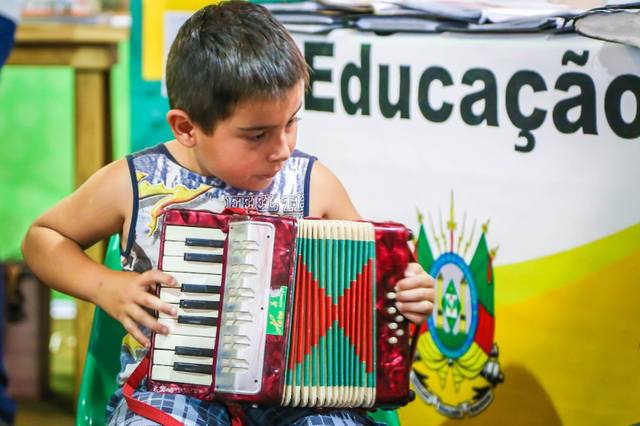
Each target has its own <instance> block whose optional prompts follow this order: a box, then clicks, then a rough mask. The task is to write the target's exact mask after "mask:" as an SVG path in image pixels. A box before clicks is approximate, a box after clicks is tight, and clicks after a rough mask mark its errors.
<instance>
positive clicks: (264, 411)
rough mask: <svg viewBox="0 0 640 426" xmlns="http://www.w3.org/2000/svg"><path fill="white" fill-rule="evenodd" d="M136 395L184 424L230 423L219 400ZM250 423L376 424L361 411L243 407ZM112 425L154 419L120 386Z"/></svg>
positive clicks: (145, 424)
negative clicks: (134, 406) (136, 408)
mask: <svg viewBox="0 0 640 426" xmlns="http://www.w3.org/2000/svg"><path fill="white" fill-rule="evenodd" d="M134 397H135V398H136V399H138V400H139V401H143V402H145V403H147V404H149V405H151V406H153V407H156V408H159V409H161V410H162V411H164V412H165V413H168V414H170V415H171V416H172V417H174V418H175V419H176V420H179V421H180V422H182V423H184V424H185V426H208V425H230V424H231V419H230V417H229V413H228V412H227V409H226V408H225V407H224V406H223V405H221V404H218V403H212V402H206V401H201V400H199V399H197V398H192V397H188V396H185V395H175V394H161V393H157V392H148V391H144V390H137V391H136V392H135V393H134ZM244 415H245V417H244V420H245V422H246V424H247V425H260V426H284V425H293V426H317V425H318V426H319V425H326V426H356V425H357V426H372V425H375V423H374V422H373V421H372V420H371V419H370V418H369V417H367V416H366V415H365V414H363V413H360V412H359V411H351V410H334V411H326V412H322V413H319V412H318V411H317V410H314V409H311V408H285V407H251V406H249V405H247V406H246V407H245V410H244ZM107 423H108V425H109V426H123V425H124V426H149V425H155V424H156V423H154V422H153V421H151V420H148V419H146V418H144V417H140V416H138V415H137V414H135V413H133V412H131V411H129V410H128V408H127V402H126V401H125V399H124V397H123V396H122V391H121V390H120V389H118V390H117V391H116V393H115V394H114V395H113V396H112V397H111V401H110V402H109V405H108V406H107Z"/></svg>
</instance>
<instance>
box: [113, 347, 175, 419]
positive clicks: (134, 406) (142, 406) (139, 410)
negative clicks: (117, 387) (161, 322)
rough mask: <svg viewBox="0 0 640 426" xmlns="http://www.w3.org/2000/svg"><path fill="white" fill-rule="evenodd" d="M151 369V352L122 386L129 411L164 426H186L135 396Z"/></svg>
mask: <svg viewBox="0 0 640 426" xmlns="http://www.w3.org/2000/svg"><path fill="white" fill-rule="evenodd" d="M148 369H149V352H147V354H146V355H145V356H144V358H142V361H140V363H139V364H138V366H137V367H136V369H135V370H133V373H131V375H130V376H129V378H128V379H127V381H126V382H125V384H124V386H122V394H123V395H124V399H125V400H126V401H127V406H128V407H129V410H131V411H133V412H134V413H136V414H137V415H139V416H142V417H145V418H147V419H149V420H153V421H154V422H156V423H159V424H161V425H163V426H184V425H183V424H182V423H181V422H179V421H178V420H176V419H175V418H173V417H171V416H170V415H169V414H167V413H165V412H164V411H162V410H160V409H158V408H156V407H153V406H151V405H149V404H147V403H146V402H142V401H140V400H138V399H136V398H135V397H134V396H133V392H135V390H136V389H137V388H138V386H139V385H140V383H142V380H144V378H145V376H146V375H147V371H148Z"/></svg>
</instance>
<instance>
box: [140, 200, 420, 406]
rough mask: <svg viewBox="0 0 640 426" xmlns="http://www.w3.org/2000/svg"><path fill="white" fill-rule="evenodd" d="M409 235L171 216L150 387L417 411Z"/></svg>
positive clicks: (207, 395)
mask: <svg viewBox="0 0 640 426" xmlns="http://www.w3.org/2000/svg"><path fill="white" fill-rule="evenodd" d="M408 237H409V231H408V230H407V229H406V228H405V227H404V226H402V225H399V224H397V223H391V222H385V223H372V222H366V221H334V220H315V219H303V220H296V219H292V218H285V217H273V216H263V215H257V214H256V215H253V214H236V215H232V214H217V213H211V212H208V211H194V210H170V211H168V212H167V213H166V215H165V221H164V228H163V232H162V236H161V250H160V259H159V267H160V269H161V270H163V271H165V272H167V273H169V274H171V275H173V276H174V277H176V279H177V280H178V282H179V284H180V286H179V288H170V287H160V288H159V289H158V294H159V297H160V298H161V299H163V300H165V301H168V302H170V303H175V304H176V305H177V306H178V318H177V319H175V318H170V317H167V316H165V315H163V314H160V319H159V320H160V322H163V323H165V324H166V325H167V326H169V328H170V329H171V330H172V333H171V334H170V335H168V336H162V335H154V336H153V339H152V347H151V351H152V353H151V363H150V367H149V368H150V370H149V378H150V380H149V386H150V388H151V389H152V390H154V391H158V392H171V393H183V394H188V395H192V396H196V397H198V398H201V399H205V400H214V399H218V400H230V401H244V402H251V403H258V404H264V405H282V406H299V407H365V408H368V407H393V406H399V405H403V404H405V403H406V402H408V400H409V399H410V391H409V372H410V368H411V361H412V359H411V357H412V354H411V349H410V344H409V340H410V337H409V335H408V334H409V333H408V331H409V330H408V324H407V321H406V320H405V319H404V318H403V317H402V316H401V315H399V314H398V312H397V310H396V308H395V291H394V286H395V283H396V282H397V281H398V280H399V279H400V278H402V277H403V273H404V270H405V269H406V266H407V264H408V261H409V257H410V252H409V249H408V247H407V239H408Z"/></svg>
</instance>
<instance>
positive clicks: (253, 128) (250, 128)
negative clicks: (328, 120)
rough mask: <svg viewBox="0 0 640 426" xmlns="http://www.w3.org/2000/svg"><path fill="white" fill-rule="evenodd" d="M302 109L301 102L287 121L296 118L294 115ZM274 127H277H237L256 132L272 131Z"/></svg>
mask: <svg viewBox="0 0 640 426" xmlns="http://www.w3.org/2000/svg"><path fill="white" fill-rule="evenodd" d="M301 108H302V102H300V105H299V106H298V108H297V109H296V111H295V112H294V113H293V115H292V116H291V117H290V118H289V121H291V120H293V118H294V117H295V116H296V114H297V113H298V112H300V109H301ZM274 127H277V126H251V127H238V130H242V131H256V130H267V129H272V128H274Z"/></svg>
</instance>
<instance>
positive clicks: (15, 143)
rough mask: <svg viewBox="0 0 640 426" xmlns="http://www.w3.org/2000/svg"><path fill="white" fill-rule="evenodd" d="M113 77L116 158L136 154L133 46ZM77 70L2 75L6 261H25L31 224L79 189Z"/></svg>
mask: <svg viewBox="0 0 640 426" xmlns="http://www.w3.org/2000/svg"><path fill="white" fill-rule="evenodd" d="M118 54H119V62H118V64H117V65H116V66H115V67H114V68H113V74H112V85H111V87H112V100H113V103H112V120H113V143H114V145H113V155H114V158H120V157H122V156H124V155H125V154H127V153H128V152H130V145H131V144H130V118H129V115H130V114H129V111H130V107H129V93H128V91H129V83H128V73H127V70H128V68H129V65H128V64H129V61H128V55H129V46H128V43H123V44H121V45H120V48H119V50H118ZM74 97H75V89H74V84H73V70H72V69H71V68H67V67H25V66H5V67H4V68H2V72H1V74H0V152H1V153H2V161H0V182H2V184H0V241H2V244H0V261H4V260H20V259H21V258H22V254H21V252H20V244H21V242H22V238H23V237H24V234H25V233H26V231H27V229H28V228H29V225H31V223H32V222H33V221H34V220H35V219H36V218H37V217H38V216H39V215H41V214H42V213H43V212H44V211H45V210H47V209H48V208H50V207H51V206H53V205H54V204H55V203H57V202H58V201H60V200H61V199H62V198H64V197H65V196H67V195H68V194H70V193H71V191H73V188H74V172H73V167H74V149H73V137H74V121H73V117H74V114H75V109H74Z"/></svg>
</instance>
